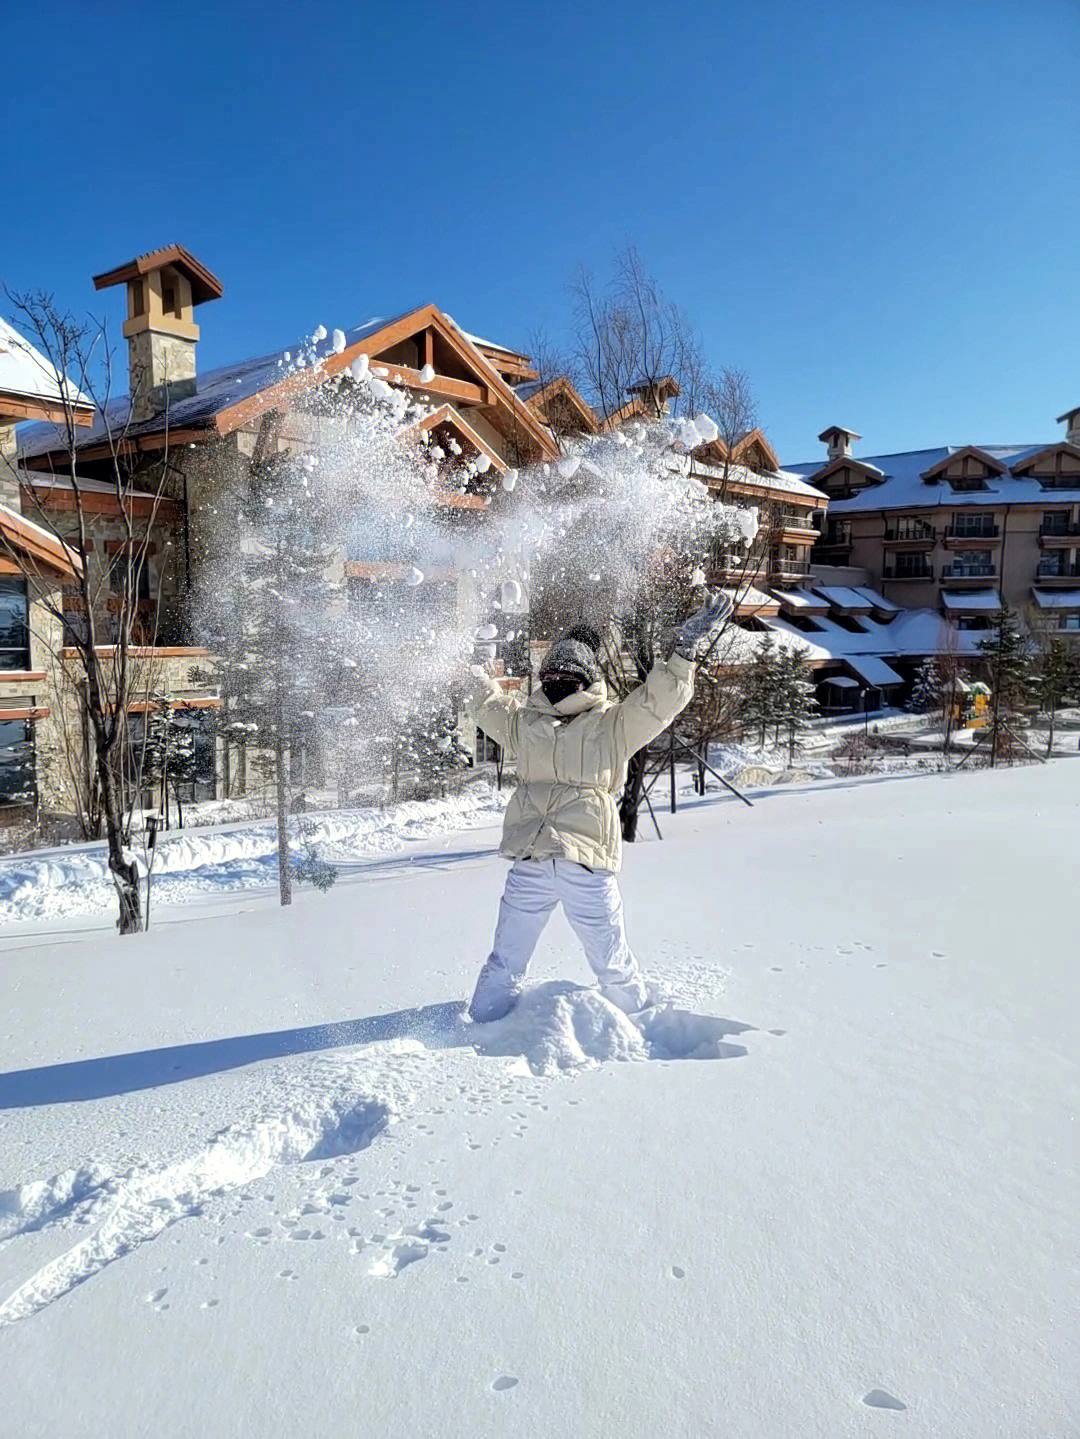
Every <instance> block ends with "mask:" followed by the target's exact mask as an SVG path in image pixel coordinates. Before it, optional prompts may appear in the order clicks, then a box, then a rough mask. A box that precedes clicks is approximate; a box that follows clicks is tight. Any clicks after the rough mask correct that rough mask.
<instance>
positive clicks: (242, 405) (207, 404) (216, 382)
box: [20, 305, 555, 468]
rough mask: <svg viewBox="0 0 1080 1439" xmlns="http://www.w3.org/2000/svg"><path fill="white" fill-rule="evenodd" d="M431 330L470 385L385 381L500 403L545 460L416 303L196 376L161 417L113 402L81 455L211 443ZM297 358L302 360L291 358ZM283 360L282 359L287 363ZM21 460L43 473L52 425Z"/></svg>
mask: <svg viewBox="0 0 1080 1439" xmlns="http://www.w3.org/2000/svg"><path fill="white" fill-rule="evenodd" d="M427 328H431V329H433V330H434V331H436V332H437V333H438V334H439V336H440V337H441V339H442V340H443V341H445V343H446V344H447V345H448V346H449V347H450V349H451V350H453V351H454V353H455V354H457V355H458V357H459V358H460V360H461V362H462V365H463V367H464V368H465V369H467V370H469V371H470V372H471V373H472V374H473V376H474V381H475V383H474V382H473V381H469V382H466V381H459V380H451V379H446V378H444V377H440V376H436V377H435V379H434V380H432V381H425V380H424V379H422V378H421V373H420V371H419V370H415V369H410V368H409V367H407V366H404V365H393V364H386V365H382V367H383V368H385V369H386V370H387V371H388V373H389V374H390V376H391V378H393V379H396V380H398V381H400V382H401V383H402V384H404V385H407V386H408V387H409V388H411V389H414V390H417V391H419V392H422V393H426V394H433V395H435V396H436V397H439V398H448V399H451V400H461V399H462V398H464V399H465V400H467V401H471V402H472V403H473V404H486V405H490V404H493V403H495V402H499V403H500V404H501V406H502V407H503V408H504V410H505V411H506V412H507V413H508V414H512V415H513V417H514V421H515V423H517V424H520V425H521V428H522V429H523V430H524V431H526V432H527V433H528V434H529V435H530V437H531V438H532V440H533V442H534V443H535V444H536V446H537V448H538V449H539V451H540V453H541V454H543V455H544V456H545V457H550V456H551V455H553V454H554V453H555V446H554V442H553V441H552V439H551V436H550V435H549V434H548V432H547V430H546V429H545V427H544V425H543V424H542V423H541V421H540V419H539V417H538V416H537V415H536V414H535V413H534V412H533V411H532V410H530V409H529V407H528V406H527V405H524V404H522V403H521V401H520V400H519V399H518V397H517V396H516V395H515V393H514V391H513V390H512V389H511V388H510V386H509V385H508V384H507V383H506V381H505V380H504V379H503V378H502V376H501V375H500V374H499V373H498V372H497V371H496V370H495V369H494V368H493V366H492V365H491V364H490V362H489V361H488V360H486V359H485V358H484V356H483V355H482V354H481V353H480V351H479V350H477V349H476V348H475V347H474V346H473V345H472V344H471V343H470V342H469V341H468V340H467V339H466V338H465V336H464V334H463V332H462V331H461V330H459V329H458V327H457V326H456V325H455V324H453V322H452V321H450V320H449V319H447V317H446V316H445V315H443V313H442V312H441V311H440V310H438V309H437V308H436V307H435V306H434V305H422V306H420V307H419V308H417V309H414V310H408V311H405V312H404V313H403V314H400V315H397V316H395V317H394V318H393V319H389V320H387V319H384V318H377V319H372V320H367V321H365V323H364V324H362V325H358V326H357V327H356V328H355V329H352V330H348V331H346V332H345V347H344V349H343V350H340V351H336V350H335V349H334V345H333V340H332V337H326V338H324V339H322V340H319V341H317V342H314V343H312V344H310V345H307V346H306V347H304V348H303V349H300V348H298V349H297V350H296V351H295V352H294V351H275V352H274V353H273V354H270V355H262V356H260V357H259V358H258V359H254V360H243V361H241V362H240V363H239V364H236V365H225V366H223V367H222V368H221V369H217V370H210V371H207V372H205V373H203V374H200V375H199V376H198V377H197V380H196V386H197V388H196V390H195V393H194V394H193V395H188V396H187V397H185V398H184V399H179V400H173V401H172V402H171V403H170V405H169V410H168V415H167V416H166V415H164V414H161V415H156V416H153V417H152V418H150V419H148V420H142V421H137V422H132V421H131V401H130V399H129V398H128V396H126V395H124V396H121V397H119V398H118V399H116V400H114V401H112V403H111V404H110V405H109V406H108V407H107V412H106V415H105V417H104V419H103V418H101V417H99V418H98V421H97V423H96V424H95V425H94V427H93V429H92V430H91V431H90V433H89V434H88V435H87V436H85V438H84V437H80V441H79V450H80V454H81V455H83V456H85V457H86V458H88V459H89V458H92V453H88V452H92V451H93V449H94V447H95V446H97V447H99V448H100V449H102V451H103V452H104V450H105V446H106V443H107V436H108V435H109V434H110V433H111V434H112V435H113V436H114V438H116V437H121V436H122V437H123V441H124V443H125V445H127V446H129V447H130V448H131V449H134V450H138V449H160V448H161V446H162V444H163V443H164V440H165V438H166V436H168V437H169V438H170V440H171V441H172V442H177V443H180V442H187V441H198V440H202V439H212V438H215V437H216V436H218V435H227V434H231V433H232V432H233V431H234V430H236V429H239V428H240V427H241V426H242V425H246V424H249V423H251V422H252V421H253V420H256V419H258V418H259V417H260V416H261V415H263V414H266V413H267V412H268V411H270V410H274V409H279V408H282V407H283V406H286V405H288V404H291V403H292V402H293V401H294V400H295V399H296V398H298V397H299V396H300V395H301V394H303V393H304V392H305V391H307V390H310V389H313V388H314V387H315V386H317V385H319V384H321V383H323V381H324V380H326V379H328V378H331V377H332V376H334V375H337V374H340V373H341V372H342V371H343V370H346V369H348V368H349V366H350V365H351V364H352V362H353V361H354V360H355V359H357V358H358V357H359V356H360V355H361V354H366V355H368V357H369V358H370V359H371V360H372V361H374V362H376V364H381V362H379V359H378V357H379V354H380V352H381V351H383V350H388V349H390V348H391V347H392V346H394V345H396V344H398V343H400V342H401V341H402V340H403V339H408V338H410V337H411V336H413V335H415V334H417V333H419V332H420V331H422V330H424V329H427ZM294 353H295V354H296V355H297V356H300V355H302V356H303V360H302V361H301V360H300V359H294V358H292V356H293V354H294ZM286 356H288V357H289V358H286ZM20 441H21V444H20V456H21V458H22V459H23V460H24V461H25V462H26V463H27V464H29V465H30V466H31V467H33V468H48V459H47V457H48V456H49V455H50V454H52V453H55V452H56V451H58V450H59V449H61V448H62V444H63V440H62V436H60V435H59V434H58V431H57V429H56V427H55V426H53V425H34V426H29V427H28V428H27V430H26V431H25V432H24V433H23V434H22V435H21V436H20Z"/></svg>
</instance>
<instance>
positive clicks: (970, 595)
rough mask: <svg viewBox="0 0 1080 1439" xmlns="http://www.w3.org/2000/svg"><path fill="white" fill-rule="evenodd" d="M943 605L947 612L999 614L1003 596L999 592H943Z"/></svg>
mask: <svg viewBox="0 0 1080 1439" xmlns="http://www.w3.org/2000/svg"><path fill="white" fill-rule="evenodd" d="M941 603H942V604H943V605H944V607H945V608H946V609H947V610H956V611H959V610H964V611H967V610H986V611H988V612H989V613H991V614H997V612H998V611H999V610H1000V609H1001V596H1000V594H998V592H997V590H942V592H941Z"/></svg>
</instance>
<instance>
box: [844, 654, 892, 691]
mask: <svg viewBox="0 0 1080 1439" xmlns="http://www.w3.org/2000/svg"><path fill="white" fill-rule="evenodd" d="M844 663H845V664H846V665H847V666H848V668H849V669H853V670H854V671H855V673H856V674H857V675H858V676H859V678H860V679H863V680H865V681H866V683H867V684H868V685H870V686H871V687H872V688H874V689H877V690H887V689H891V688H892V687H893V686H894V685H902V684H903V683H904V677H903V675H898V674H897V673H896V671H895V670H894V669H892V668H891V667H890V666H889V665H887V664H886V663H885V661H884V660H883V659H881V657H880V656H879V655H853V656H851V657H850V658H849V659H847V660H845V662H844Z"/></svg>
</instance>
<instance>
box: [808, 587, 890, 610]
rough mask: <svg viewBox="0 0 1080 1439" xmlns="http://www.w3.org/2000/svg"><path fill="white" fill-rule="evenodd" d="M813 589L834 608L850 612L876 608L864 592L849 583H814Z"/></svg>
mask: <svg viewBox="0 0 1080 1439" xmlns="http://www.w3.org/2000/svg"><path fill="white" fill-rule="evenodd" d="M814 589H815V590H816V591H817V593H818V594H819V595H821V597H822V598H823V599H825V600H827V601H828V603H829V605H830V606H831V607H832V608H833V609H834V610H840V611H841V612H844V613H850V612H852V611H855V612H860V611H863V610H868V609H871V608H876V606H873V605H872V602H871V601H870V600H869V599H867V597H866V595H865V594H864V593H860V592H859V590H857V589H854V588H853V587H852V586H851V585H815V586H814Z"/></svg>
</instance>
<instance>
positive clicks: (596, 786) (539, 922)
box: [465, 592, 732, 1023]
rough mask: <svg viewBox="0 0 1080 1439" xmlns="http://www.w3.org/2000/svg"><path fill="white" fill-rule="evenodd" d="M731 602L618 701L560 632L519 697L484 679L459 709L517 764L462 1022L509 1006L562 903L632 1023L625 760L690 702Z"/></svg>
mask: <svg viewBox="0 0 1080 1439" xmlns="http://www.w3.org/2000/svg"><path fill="white" fill-rule="evenodd" d="M731 610H732V603H731V600H730V599H729V598H728V597H727V596H726V595H722V596H714V595H710V594H709V593H708V592H706V596H705V604H704V605H703V607H702V608H701V609H700V610H699V611H698V612H697V613H696V614H694V615H691V616H690V618H689V619H688V620H685V621H684V622H683V624H682V625H681V626H680V627H679V628H678V630H676V632H675V646H674V650H673V652H672V655H671V658H670V659H669V660H666V661H665V660H658V661H657V663H656V664H655V665H654V666H653V668H652V670H651V671H650V672H649V675H648V677H647V679H646V680H645V682H644V684H642V685H639V686H638V688H637V689H635V690H632V691H631V693H630V694H629V695H627V697H626V698H625V699H624V700H621V701H618V700H613V699H611V698H609V696H608V692H607V687H606V685H605V684H604V679H603V676H602V674H601V672H600V665H599V663H598V661H597V656H596V648H595V647H594V646H592V645H591V644H589V643H588V642H587V641H586V639H584V638H582V635H583V633H584V632H583V631H582V630H581V629H578V630H570V631H569V632H568V634H567V635H566V636H564V637H563V638H562V639H560V640H556V642H555V643H554V644H553V645H552V646H551V648H550V650H549V651H548V653H547V655H546V656H545V658H544V661H543V663H542V664H541V666H540V675H539V679H540V685H539V688H538V689H537V690H535V691H534V692H533V694H532V695H530V696H529V697H528V698H525V697H524V696H522V695H520V694H514V693H510V694H508V693H505V692H504V691H503V690H501V689H500V688H499V687H498V686H497V685H496V684H495V683H494V681H493V680H492V679H491V678H490V677H489V676H488V675H487V673H486V672H485V671H484V670H481V669H478V668H477V669H474V671H473V673H474V675H475V678H476V684H475V687H474V688H473V690H472V691H471V693H470V694H469V696H468V698H467V699H466V705H465V708H466V713H467V714H468V715H469V717H470V719H472V720H473V722H474V723H475V724H476V725H477V726H478V727H479V728H480V729H482V730H483V732H484V733H485V734H486V735H488V736H489V737H490V738H491V739H493V740H494V741H495V742H496V744H499V745H501V746H502V748H503V750H504V751H505V752H506V754H507V755H508V756H509V757H510V758H511V759H513V760H515V761H516V763H517V772H518V785H517V788H516V789H515V790H514V793H513V795H512V797H511V799H510V803H509V804H508V805H507V809H506V818H505V820H504V822H503V837H502V844H501V846H500V853H501V854H503V855H504V856H505V857H506V858H507V859H510V860H512V861H513V863H512V865H511V868H510V873H509V874H508V875H507V878H506V888H505V890H504V891H503V897H502V901H501V903H500V905H499V919H498V923H497V924H496V926H495V939H494V942H493V944H492V947H491V953H490V955H489V956H488V958H487V960H486V962H485V963H484V966H483V968H482V969H481V971H480V977H479V979H478V980H477V984H476V990H475V993H474V994H473V997H472V1002H471V1004H470V1005H469V1015H470V1017H471V1018H472V1019H473V1020H476V1021H478V1022H480V1023H486V1022H487V1021H490V1020H495V1019H501V1018H502V1017H503V1016H504V1015H505V1014H507V1013H509V1011H510V1010H511V1009H512V1008H513V1006H514V1004H515V1003H516V1001H517V998H518V996H519V994H520V993H521V988H522V985H523V983H524V980H525V974H526V971H527V970H528V967H529V961H530V960H531V958H532V955H533V951H534V949H535V948H536V944H537V941H538V940H539V938H540V935H541V932H542V931H543V928H544V926H545V924H546V923H547V921H548V919H549V918H550V916H551V913H552V911H553V910H554V909H555V907H556V905H558V904H560V903H561V904H562V906H563V910H564V912H565V914H566V918H567V919H568V920H569V922H570V924H571V926H572V928H573V930H574V933H575V934H576V935H577V937H578V939H579V940H580V941H581V945H582V948H583V949H584V951H585V957H586V959H587V960H588V961H589V964H590V965H591V966H592V969H593V972H594V973H595V975H596V977H597V980H598V981H599V984H600V990H601V993H602V994H603V995H604V996H605V998H607V999H608V1000H610V1001H611V1003H612V1004H614V1005H616V1006H617V1007H618V1008H619V1009H622V1010H624V1011H626V1012H627V1013H628V1014H632V1013H634V1012H636V1011H637V1010H640V1009H644V1008H645V1006H646V1004H647V1003H648V992H647V990H646V986H645V981H644V979H643V978H642V974H641V970H640V969H639V968H638V963H637V960H636V959H635V958H634V955H633V953H632V952H631V950H630V947H629V946H628V944H627V942H626V934H625V931H624V928H623V909H622V897H621V896H620V894H619V885H618V881H617V879H616V875H617V874H618V872H619V869H620V867H621V864H622V834H621V831H620V825H619V812H618V800H619V796H620V795H621V794H622V791H623V787H624V785H625V784H626V773H627V766H628V765H629V762H630V759H631V756H633V755H634V754H636V753H637V751H638V750H640V749H642V748H644V746H645V745H647V744H649V743H650V742H651V741H652V740H654V739H655V738H656V736H657V735H658V734H660V733H661V732H662V731H663V730H665V729H666V728H667V726H668V725H669V724H670V723H671V721H672V720H673V719H674V718H675V716H676V715H678V714H679V713H681V711H682V710H684V709H685V708H686V706H687V705H688V704H689V703H690V698H691V696H692V695H693V692H694V664H695V661H696V660H697V658H698V657H699V656H701V655H703V654H706V653H707V652H708V651H709V650H710V649H711V647H712V645H713V644H714V643H715V641H716V639H717V637H718V636H719V633H720V631H721V629H722V628H723V625H724V623H725V621H726V620H727V618H728V616H729V615H730V614H731Z"/></svg>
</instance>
